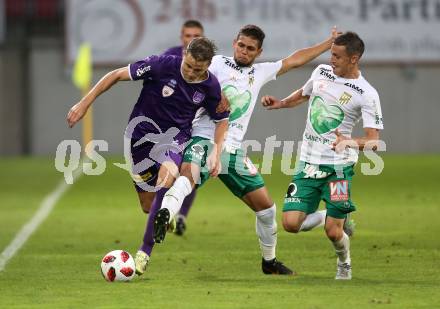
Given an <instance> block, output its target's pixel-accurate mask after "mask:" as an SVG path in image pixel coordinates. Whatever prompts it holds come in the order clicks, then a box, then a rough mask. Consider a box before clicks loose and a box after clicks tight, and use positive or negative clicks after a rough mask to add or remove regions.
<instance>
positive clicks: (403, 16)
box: [66, 0, 440, 64]
mask: <svg viewBox="0 0 440 309" xmlns="http://www.w3.org/2000/svg"><path fill="white" fill-rule="evenodd" d="M66 10H67V12H66V13H67V14H66V16H67V27H66V32H67V33H66V39H67V56H68V57H67V59H68V60H69V62H72V61H73V60H74V58H75V56H76V53H77V49H78V46H79V44H80V43H81V42H84V41H87V42H90V43H91V44H92V46H93V60H94V61H95V63H100V64H104V63H112V64H113V63H120V64H122V63H127V62H131V61H134V60H137V59H142V58H144V57H146V56H147V55H151V54H158V53H161V52H163V51H164V50H165V49H167V48H168V47H170V46H175V45H178V44H179V34H180V27H181V24H182V23H183V22H184V21H185V20H187V19H198V20H200V21H201V22H202V23H203V25H204V26H205V33H206V35H207V36H208V37H209V38H211V39H213V40H215V41H216V43H217V45H218V46H219V48H220V52H221V53H225V54H230V53H231V44H232V40H233V39H234V37H235V36H236V34H237V32H238V30H239V28H240V27H241V26H243V25H245V24H250V23H253V24H256V25H258V26H260V27H261V28H262V29H263V30H264V31H265V32H266V41H265V43H264V53H263V58H264V59H270V60H276V59H280V58H283V57H285V56H287V55H288V54H290V53H291V52H292V51H293V50H296V49H299V48H302V47H306V46H309V45H311V44H314V43H317V42H319V41H322V40H323V39H325V38H326V37H327V36H328V35H329V33H330V29H331V27H332V26H333V25H337V26H338V28H340V29H341V30H343V31H346V30H351V31H355V32H357V33H358V34H359V35H360V36H361V38H363V39H364V41H365V43H366V53H365V57H364V59H365V61H370V62H400V61H402V62H440V31H439V30H440V0H222V1H217V0H144V1H142V0H70V1H68V2H67V5H66ZM323 57H324V58H322V59H321V60H325V58H326V57H328V55H327V56H323Z"/></svg>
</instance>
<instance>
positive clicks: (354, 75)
mask: <svg viewBox="0 0 440 309" xmlns="http://www.w3.org/2000/svg"><path fill="white" fill-rule="evenodd" d="M359 76H361V71H359V68H358V67H355V68H353V69H352V70H348V71H347V72H345V73H344V74H343V75H340V76H339V77H342V78H345V79H358V78H359Z"/></svg>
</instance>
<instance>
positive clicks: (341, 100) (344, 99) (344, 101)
mask: <svg viewBox="0 0 440 309" xmlns="http://www.w3.org/2000/svg"><path fill="white" fill-rule="evenodd" d="M350 99H351V94H349V93H347V92H345V91H344V93H343V94H342V95H341V97H340V98H339V103H340V104H341V105H344V104H347V103H348V102H350Z"/></svg>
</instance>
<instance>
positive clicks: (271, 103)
mask: <svg viewBox="0 0 440 309" xmlns="http://www.w3.org/2000/svg"><path fill="white" fill-rule="evenodd" d="M308 99H309V96H303V94H302V88H300V89H298V90H296V91H294V92H293V93H292V94H291V95H289V96H288V97H286V98H284V99H282V100H279V99H277V98H276V97H273V96H270V95H265V96H263V97H262V98H261V104H263V106H264V107H266V109H268V110H271V109H279V108H289V107H295V106H298V105H300V104H301V103H303V102H306V101H307V100H308Z"/></svg>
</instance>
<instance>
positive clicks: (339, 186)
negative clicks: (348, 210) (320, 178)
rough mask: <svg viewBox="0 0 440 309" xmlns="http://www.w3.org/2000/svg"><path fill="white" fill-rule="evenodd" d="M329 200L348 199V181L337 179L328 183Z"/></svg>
mask: <svg viewBox="0 0 440 309" xmlns="http://www.w3.org/2000/svg"><path fill="white" fill-rule="evenodd" d="M329 186H330V200H331V201H335V202H337V201H347V200H348V181H347V180H338V181H332V182H330V183H329Z"/></svg>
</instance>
